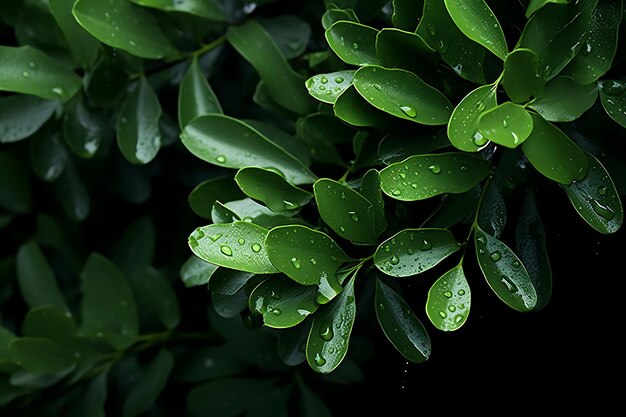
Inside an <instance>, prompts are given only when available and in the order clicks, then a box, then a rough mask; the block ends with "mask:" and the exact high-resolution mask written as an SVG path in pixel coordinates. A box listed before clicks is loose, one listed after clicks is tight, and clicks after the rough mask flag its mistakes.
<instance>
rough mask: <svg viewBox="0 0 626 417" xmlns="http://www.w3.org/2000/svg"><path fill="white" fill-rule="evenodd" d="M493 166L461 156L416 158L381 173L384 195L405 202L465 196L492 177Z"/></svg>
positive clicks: (481, 160) (448, 155) (457, 154)
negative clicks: (490, 171) (460, 194)
mask: <svg viewBox="0 0 626 417" xmlns="http://www.w3.org/2000/svg"><path fill="white" fill-rule="evenodd" d="M489 167H490V163H489V162H488V161H486V160H484V159H482V158H479V157H476V156H473V155H468V154H462V153H444V154H438V155H415V156H412V157H410V158H407V159H406V160H404V161H403V162H397V163H395V164H391V165H389V166H388V167H387V168H385V169H383V170H382V171H380V179H381V187H382V190H383V192H384V193H385V194H387V195H388V196H390V197H392V198H394V199H396V200H403V201H415V200H424V199H427V198H430V197H434V196H436V195H439V194H445V193H464V192H466V191H469V190H471V189H472V188H474V186H476V184H478V183H479V182H480V181H482V180H483V179H484V178H485V177H486V176H487V175H489Z"/></svg>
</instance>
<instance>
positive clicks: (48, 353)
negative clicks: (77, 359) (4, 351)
mask: <svg viewBox="0 0 626 417" xmlns="http://www.w3.org/2000/svg"><path fill="white" fill-rule="evenodd" d="M9 352H10V353H11V356H12V357H13V360H14V361H15V363H17V364H18V365H20V366H21V367H23V368H24V369H25V370H26V371H28V372H32V373H37V374H55V373H57V372H63V371H65V370H67V369H68V368H71V367H72V366H74V358H72V355H71V354H70V352H68V351H67V350H65V349H63V348H62V347H60V346H59V345H57V344H56V343H54V342H51V341H49V340H47V339H42V338H39V337H20V338H16V339H13V341H12V342H11V344H10V345H9Z"/></svg>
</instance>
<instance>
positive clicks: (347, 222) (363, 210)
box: [313, 178, 376, 244]
mask: <svg viewBox="0 0 626 417" xmlns="http://www.w3.org/2000/svg"><path fill="white" fill-rule="evenodd" d="M313 190H314V192H315V201H316V202H317V208H318V210H319V212H320V216H321V217H322V220H324V222H325V223H326V224H328V226H330V228H331V229H333V230H334V231H335V233H337V234H338V235H339V236H341V237H343V238H344V239H348V240H350V241H352V242H358V243H363V244H374V243H376V231H375V230H374V228H375V220H376V219H375V213H374V207H373V205H372V203H370V202H369V201H368V200H367V199H366V198H365V197H363V196H362V195H361V194H359V193H357V192H356V191H354V190H353V189H351V188H350V187H348V186H346V185H343V184H340V183H338V182H336V181H333V180H331V179H327V178H323V179H320V180H318V181H317V182H316V183H315V184H314V185H313Z"/></svg>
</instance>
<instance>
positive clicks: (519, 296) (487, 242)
mask: <svg viewBox="0 0 626 417" xmlns="http://www.w3.org/2000/svg"><path fill="white" fill-rule="evenodd" d="M474 237H475V242H474V243H475V245H476V257H477V258H478V264H479V265H480V269H481V270H482V272H483V275H484V276H485V279H486V280H487V283H488V284H489V286H490V287H491V289H492V290H493V292H494V293H496V295H497V296H498V298H500V299H501V300H502V301H503V302H504V303H505V304H506V305H508V306H509V307H511V308H512V309H514V310H517V311H521V312H525V311H530V310H532V309H534V308H535V305H536V304H537V292H536V291H535V287H533V284H532V281H531V280H530V276H529V275H528V271H526V267H525V266H524V264H522V262H521V261H520V259H519V258H518V257H517V255H515V254H514V253H513V251H511V249H509V247H508V246H506V245H505V244H504V243H502V242H500V241H499V240H498V239H496V238H495V237H493V236H490V235H488V234H487V233H485V232H483V231H482V230H481V229H480V228H479V227H476V229H475V234H474Z"/></svg>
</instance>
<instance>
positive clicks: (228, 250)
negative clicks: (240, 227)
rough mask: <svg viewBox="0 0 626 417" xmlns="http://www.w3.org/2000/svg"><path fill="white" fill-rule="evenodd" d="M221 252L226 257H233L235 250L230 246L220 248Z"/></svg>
mask: <svg viewBox="0 0 626 417" xmlns="http://www.w3.org/2000/svg"><path fill="white" fill-rule="evenodd" d="M220 251H221V252H222V253H223V254H224V255H226V256H233V250H232V249H231V248H230V246H226V245H222V246H220Z"/></svg>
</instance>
